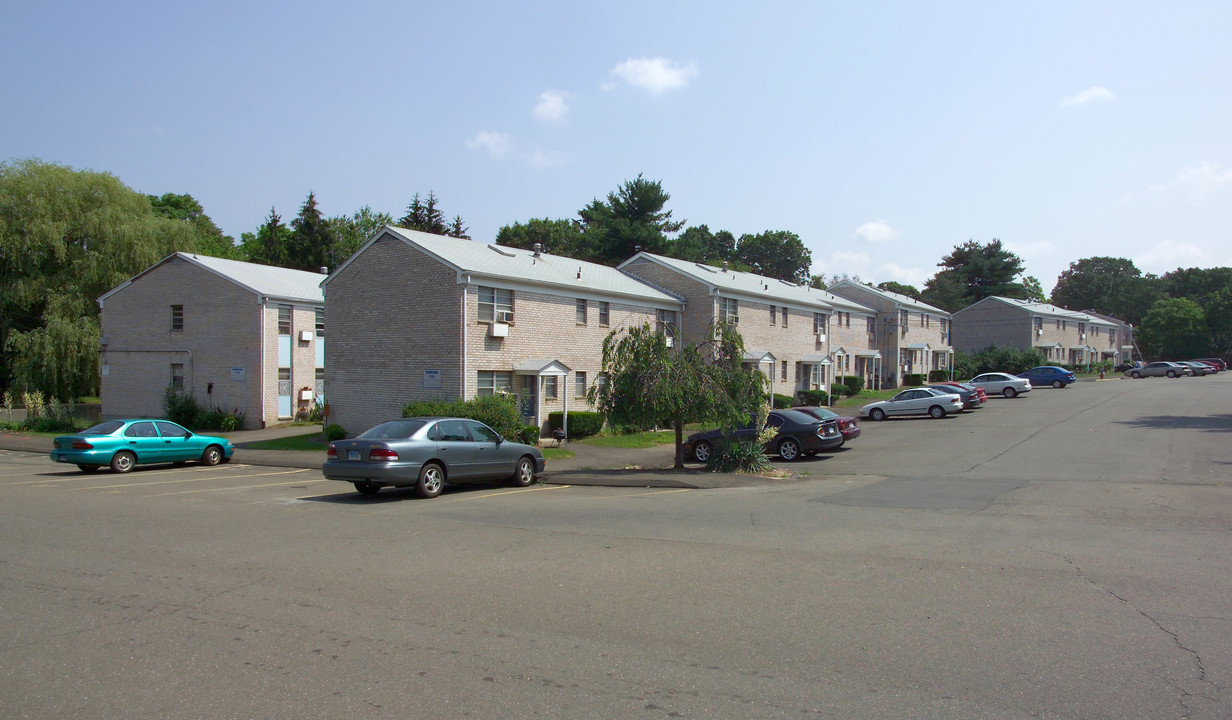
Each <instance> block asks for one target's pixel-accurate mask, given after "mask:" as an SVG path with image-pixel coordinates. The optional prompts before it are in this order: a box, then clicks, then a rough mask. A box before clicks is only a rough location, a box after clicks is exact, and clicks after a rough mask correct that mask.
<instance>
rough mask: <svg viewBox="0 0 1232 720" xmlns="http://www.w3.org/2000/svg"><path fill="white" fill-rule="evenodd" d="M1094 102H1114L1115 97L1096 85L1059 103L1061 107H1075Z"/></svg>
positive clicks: (1104, 88)
mask: <svg viewBox="0 0 1232 720" xmlns="http://www.w3.org/2000/svg"><path fill="white" fill-rule="evenodd" d="M1096 100H1116V95H1114V94H1113V93H1112V91H1111V90H1109V89H1108V88H1106V87H1100V86H1099V85H1096V86H1095V87H1093V88H1088V89H1086V90H1083V91H1082V92H1080V93H1078V94H1077V95H1071V96H1069V97H1067V98H1065V99H1064V100H1062V101H1061V107H1076V106H1078V105H1086V104H1087V103H1090V102H1095V101H1096Z"/></svg>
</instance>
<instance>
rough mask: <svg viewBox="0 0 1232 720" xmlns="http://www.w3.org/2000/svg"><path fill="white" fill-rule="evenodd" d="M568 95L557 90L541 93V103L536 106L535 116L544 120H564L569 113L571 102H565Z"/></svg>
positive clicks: (554, 121)
mask: <svg viewBox="0 0 1232 720" xmlns="http://www.w3.org/2000/svg"><path fill="white" fill-rule="evenodd" d="M566 98H568V95H567V94H566V93H563V92H557V91H555V90H548V91H546V92H541V93H539V104H538V105H536V106H535V118H536V119H538V120H540V121H543V122H553V123H558V122H564V120H565V116H566V115H568V114H569V104H568V103H567V102H565V100H566Z"/></svg>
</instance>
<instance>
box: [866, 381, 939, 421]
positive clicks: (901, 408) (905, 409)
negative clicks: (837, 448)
mask: <svg viewBox="0 0 1232 720" xmlns="http://www.w3.org/2000/svg"><path fill="white" fill-rule="evenodd" d="M962 409H963V403H962V397H960V396H958V395H953V394H950V393H947V392H942V391H940V390H934V389H932V388H926V387H922V388H908V389H906V390H904V391H902V392H900V393H899V394H897V395H895V396H894V397H892V398H890V399H889V400H882V401H881V402H875V403H870V404H868V405H865V406H864V407H863V408H861V409H860V412H861V413H862V414H863V415H864V417H866V418H869V419H870V420H885V419H886V418H887V417H889V416H890V415H928V416H929V417H933V418H943V417H945V416H946V415H948V414H949V413H958V412H962Z"/></svg>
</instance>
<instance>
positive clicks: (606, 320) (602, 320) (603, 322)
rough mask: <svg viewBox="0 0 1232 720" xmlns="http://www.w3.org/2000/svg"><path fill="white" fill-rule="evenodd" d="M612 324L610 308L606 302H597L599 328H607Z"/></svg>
mask: <svg viewBox="0 0 1232 720" xmlns="http://www.w3.org/2000/svg"><path fill="white" fill-rule="evenodd" d="M611 322H612V306H611V304H610V303H607V302H606V301H603V300H600V301H599V326H600V327H607V326H608V325H610V324H611Z"/></svg>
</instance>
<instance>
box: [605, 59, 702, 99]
mask: <svg viewBox="0 0 1232 720" xmlns="http://www.w3.org/2000/svg"><path fill="white" fill-rule="evenodd" d="M697 73H698V70H697V65H695V64H694V63H673V62H672V61H670V60H668V59H667V58H661V57H658V58H629V59H628V60H625V61H624V62H622V63H620V64H619V65H617V66H616V67H614V68H612V71H611V74H612V75H615V76H616V77H618V78H620V79H621V80H624V81H625V82H626V83H628V84H629V86H630V87H633V88H635V89H637V90H645V91H646V92H648V93H650V94H651V95H662V94H663V93H665V92H668V91H670V90H679V89H681V88H683V87H686V86H687V85H688V84H689V81H690V80H692V79H693V78H694V77H695V76H696V75H697ZM608 87H609V86H608V85H604V88H608Z"/></svg>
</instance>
